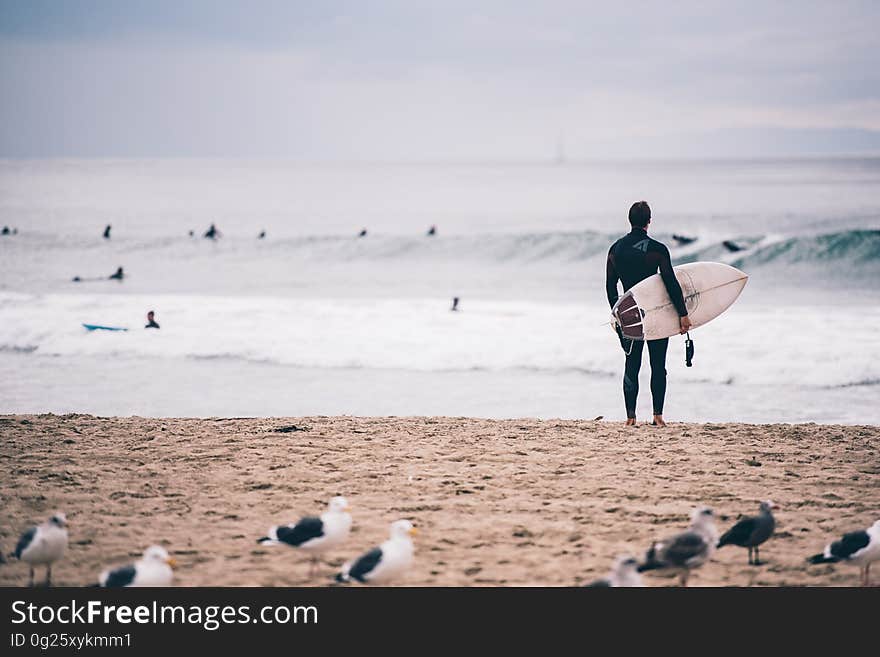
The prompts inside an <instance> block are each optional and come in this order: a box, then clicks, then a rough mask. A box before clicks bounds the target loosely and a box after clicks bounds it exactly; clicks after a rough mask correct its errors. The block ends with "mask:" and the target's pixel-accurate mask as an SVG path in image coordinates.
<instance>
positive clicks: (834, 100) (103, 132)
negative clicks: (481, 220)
mask: <svg viewBox="0 0 880 657" xmlns="http://www.w3.org/2000/svg"><path fill="white" fill-rule="evenodd" d="M878 28H880V2H876V1H866V2H855V1H838V2H831V1H830V0H829V1H825V2H815V3H813V2H808V1H806V0H799V1H792V2H768V1H761V2H733V1H730V0H727V1H717V2H716V1H713V0H700V1H693V2H691V1H686V0H685V1H672V0H671V1H667V2H660V1H659V0H658V1H656V2H627V1H624V0H621V1H618V2H597V3H590V2H586V1H584V0H581V1H570V2H568V1H554V0H544V1H535V2H516V1H515V0H506V1H504V0H497V1H487V2H481V1H479V0H468V1H462V2H459V1H458V0H434V1H430V2H429V1H419V0H399V1H398V0H381V1H380V0H376V1H369V0H352V1H336V2H334V1H332V0H324V1H319V0H313V1H311V2H297V1H296V0H277V1H275V0H250V1H247V2H245V1H241V2H231V1H227V0H171V1H165V0H143V1H141V0H0V155H5V156H47V155H52V156H54V155H61V156H68V155H71V156H77V155H81V156H270V157H291V158H296V159H304V160H314V159H319V160H336V159H358V160H360V159H367V160H369V159H374V160H435V159H440V160H443V159H475V158H476V159H530V158H550V157H552V156H553V153H554V152H555V149H556V143H557V140H558V138H559V135H560V134H561V135H563V141H564V144H565V149H566V151H567V153H568V155H569V156H570V157H589V156H604V155H614V154H616V153H619V152H626V153H629V152H632V151H633V150H634V148H637V147H636V146H634V145H638V144H654V145H655V146H657V147H659V148H662V149H666V150H668V151H669V154H670V155H675V154H676V151H677V150H678V149H679V147H680V150H681V151H682V152H686V151H687V144H688V142H689V140H692V139H697V138H698V137H699V136H700V135H703V136H705V135H707V134H708V135H715V136H716V137H717V138H718V140H719V141H718V142H717V143H727V142H725V141H724V139H725V136H726V138H727V141H728V142H730V141H731V140H732V141H733V142H735V141H736V140H737V139H739V138H740V137H741V136H742V135H743V134H751V132H750V130H751V129H752V128H760V129H761V131H759V133H758V134H769V133H768V131H770V132H772V131H773V130H775V129H779V128H785V129H789V130H791V132H790V136H792V135H793V137H792V138H794V139H801V138H803V139H807V140H808V139H809V135H810V134H811V131H813V130H814V129H820V130H821V134H823V135H824V138H825V139H826V140H827V139H832V140H833V139H834V138H835V135H837V134H838V132H840V130H839V129H849V131H848V132H847V133H846V134H847V135H848V138H849V139H850V141H851V140H852V139H853V138H855V139H856V140H858V139H861V138H862V137H861V136H860V135H863V134H868V133H862V132H857V131H855V130H852V129H860V130H874V131H878V130H880V65H878V63H880V55H878V52H880V48H878V45H877V44H878V36H877V33H878ZM840 134H843V132H840ZM853 135H855V137H853ZM869 136H870V135H869ZM658 145H660V146H658ZM843 150H846V148H844V149H843ZM850 150H852V148H850Z"/></svg>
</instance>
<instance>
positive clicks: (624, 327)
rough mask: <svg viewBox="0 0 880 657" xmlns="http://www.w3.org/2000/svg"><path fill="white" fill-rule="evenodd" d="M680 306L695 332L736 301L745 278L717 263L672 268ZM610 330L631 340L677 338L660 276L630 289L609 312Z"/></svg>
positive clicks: (676, 323) (674, 313)
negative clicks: (680, 298) (614, 329)
mask: <svg viewBox="0 0 880 657" xmlns="http://www.w3.org/2000/svg"><path fill="white" fill-rule="evenodd" d="M672 269H673V271H674V272H675V278H677V279H678V283H679V285H681V291H682V294H684V303H685V307H686V308H687V311H688V317H690V320H691V326H692V327H693V328H697V327H698V326H702V325H703V324H706V323H707V322H710V321H711V320H713V319H715V318H716V317H718V315H720V314H721V313H723V312H724V311H725V310H727V309H728V308H730V306H731V305H732V304H733V302H734V301H736V300H737V298H738V297H739V295H740V293H741V292H742V291H743V288H744V287H745V286H746V282H747V281H748V280H749V277H748V276H747V275H746V274H744V273H743V272H741V271H740V270H739V269H737V268H736V267H731V266H730V265H725V264H723V263H720V262H691V263H688V264H686V265H679V266H678V267H673V268H672ZM611 317H612V328H613V327H614V324H615V323H616V324H618V325H619V326H620V329H621V331H622V332H623V335H624V337H626V338H630V339H632V340H659V339H660V338H668V337H670V336H672V335H678V333H679V330H680V325H679V318H678V311H676V310H675V306H674V305H673V304H672V300H671V299H670V298H669V293H668V292H667V291H666V286H665V285H664V284H663V279H662V278H660V274H654V275H653V276H649V277H648V278H646V279H645V280H643V281H641V282H640V283H637V284H636V285H633V286H632V287H631V288H630V289H629V291H628V292H627V293H626V294H624V295H623V296H622V297H620V299H618V300H617V303H616V304H614V308H613V309H612V311H611Z"/></svg>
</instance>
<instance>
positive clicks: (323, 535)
mask: <svg viewBox="0 0 880 657" xmlns="http://www.w3.org/2000/svg"><path fill="white" fill-rule="evenodd" d="M350 508H351V507H350V506H349V504H348V501H347V500H346V499H345V498H344V497H341V496H337V497H334V498H332V499H331V500H330V503H329V505H328V510H327V511H325V512H324V513H322V514H321V516H320V517H316V516H306V517H304V518H300V520H299V521H298V522H296V523H295V524H292V525H276V526H274V527H270V528H269V531H268V532H267V534H266V536H264V537H262V538H259V539H257V543H267V544H269V545H282V544H283V545H289V546H290V547H295V548H300V549H301V550H305V551H306V552H311V553H312V563H311V567H310V568H309V576H310V577H312V576H314V574H315V568H317V565H318V555H319V554H321V553H322V552H326V551H327V550H330V549H332V548H335V547H337V546H339V545H341V544H342V543H343V542H344V541H345V539H346V538H348V534H349V532H350V531H351V514H350V513H349V512H348V511H349V509H350Z"/></svg>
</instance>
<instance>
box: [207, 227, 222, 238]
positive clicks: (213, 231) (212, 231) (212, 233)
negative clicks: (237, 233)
mask: <svg viewBox="0 0 880 657" xmlns="http://www.w3.org/2000/svg"><path fill="white" fill-rule="evenodd" d="M218 237H220V231H219V230H217V226H215V225H214V224H211V227H210V228H208V230H206V231H205V238H206V239H209V240H215V239H217V238H218Z"/></svg>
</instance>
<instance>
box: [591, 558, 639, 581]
mask: <svg viewBox="0 0 880 657" xmlns="http://www.w3.org/2000/svg"><path fill="white" fill-rule="evenodd" d="M585 586H586V587H591V588H596V587H599V588H605V587H617V586H642V576H641V575H639V562H638V561H637V560H636V559H635V558H634V557H632V556H630V555H628V554H626V555H622V556H619V557H617V560H616V561H615V562H614V566H612V568H611V572H609V573H608V575H606V576H605V577H601V578H599V579H597V580H594V581H592V582H590V583H589V584H586V585H585Z"/></svg>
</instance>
